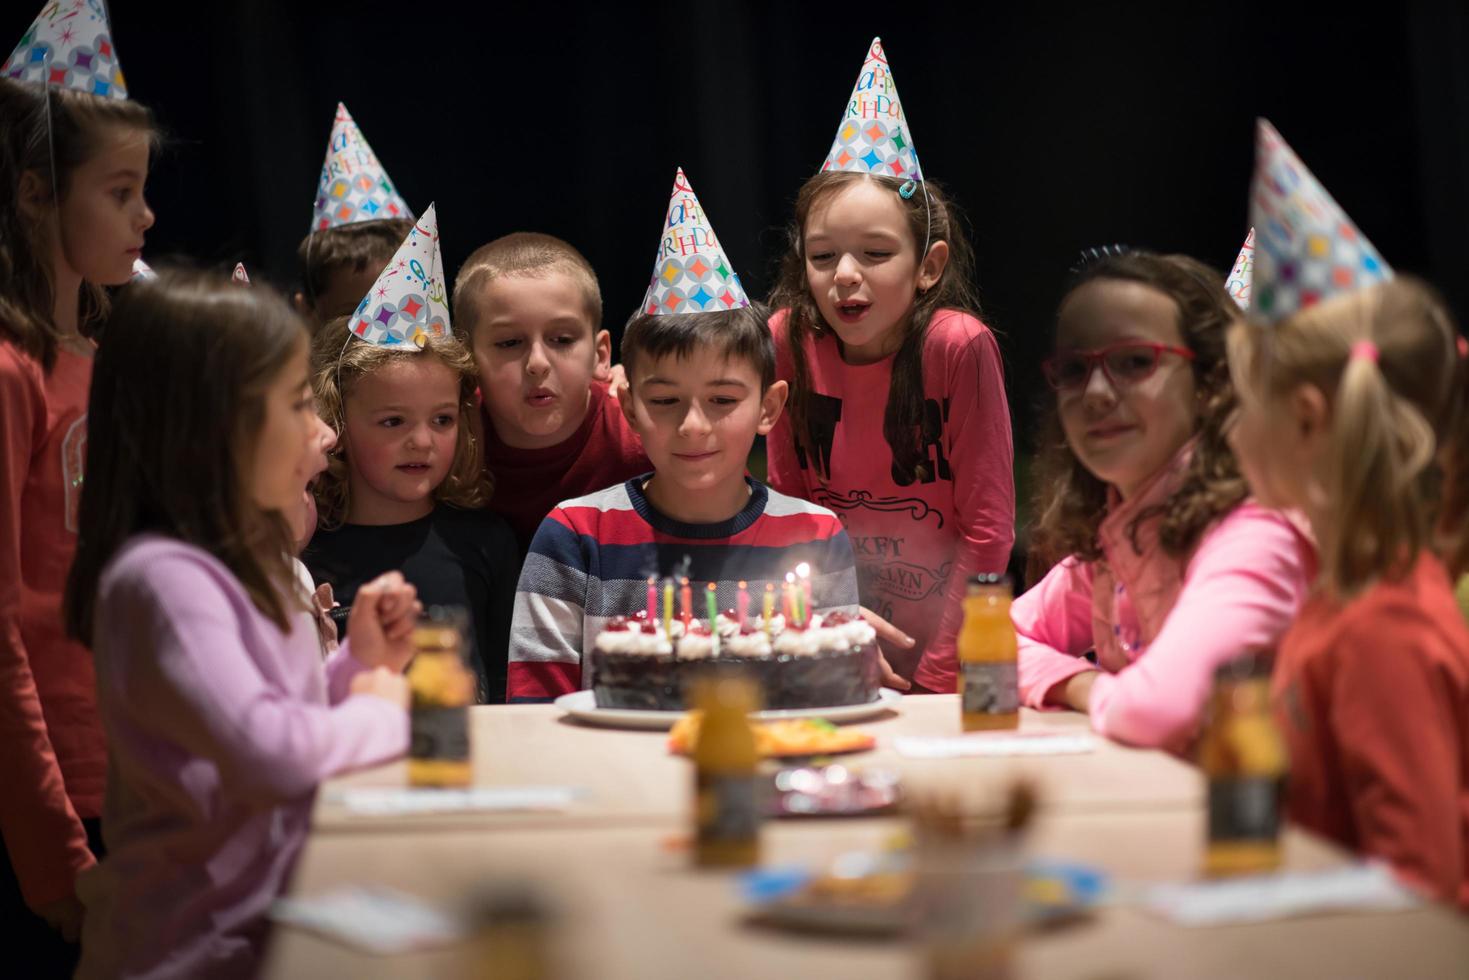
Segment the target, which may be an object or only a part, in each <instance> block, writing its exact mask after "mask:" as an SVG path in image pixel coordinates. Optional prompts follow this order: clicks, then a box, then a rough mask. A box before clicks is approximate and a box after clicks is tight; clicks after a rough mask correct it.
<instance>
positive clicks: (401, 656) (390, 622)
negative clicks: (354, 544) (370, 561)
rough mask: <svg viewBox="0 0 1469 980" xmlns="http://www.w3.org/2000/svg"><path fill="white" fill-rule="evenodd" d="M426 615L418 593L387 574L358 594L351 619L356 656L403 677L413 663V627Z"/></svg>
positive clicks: (395, 574) (349, 632) (395, 575)
mask: <svg viewBox="0 0 1469 980" xmlns="http://www.w3.org/2000/svg"><path fill="white" fill-rule="evenodd" d="M422 612H423V605H422V604H421V603H420V602H419V601H418V590H417V589H415V588H414V587H413V586H412V585H410V584H408V583H407V582H406V581H404V580H403V575H402V573H400V572H387V573H385V574H383V575H379V576H378V577H377V578H375V579H373V580H372V581H371V582H368V583H367V584H366V585H364V586H362V587H361V588H360V589H358V590H357V596H356V598H355V599H354V600H353V602H352V612H351V615H350V616H349V617H348V619H347V635H348V636H349V637H351V639H352V655H353V656H354V657H356V658H357V660H358V661H359V662H361V663H363V664H366V665H367V666H368V667H387V668H388V669H389V670H392V671H394V672H396V673H402V672H403V669H404V668H405V667H407V666H408V661H410V660H412V659H413V627H414V626H415V625H417V623H418V617H419V615H420V614H421V613H422Z"/></svg>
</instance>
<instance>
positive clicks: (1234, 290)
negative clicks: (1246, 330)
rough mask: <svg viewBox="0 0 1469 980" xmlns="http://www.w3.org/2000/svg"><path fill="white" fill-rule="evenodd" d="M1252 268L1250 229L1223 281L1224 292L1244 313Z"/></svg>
mask: <svg viewBox="0 0 1469 980" xmlns="http://www.w3.org/2000/svg"><path fill="white" fill-rule="evenodd" d="M1254 267H1255V229H1253V228H1251V229H1250V233H1249V234H1248V235H1246V236H1245V244H1244V247H1243V248H1241V249H1240V250H1239V258H1237V259H1235V260H1234V268H1233V269H1230V270H1229V278H1228V279H1226V280H1224V291H1225V292H1227V293H1229V295H1230V296H1231V297H1233V299H1234V301H1235V302H1236V303H1237V304H1239V308H1240V309H1242V310H1244V311H1246V312H1249V309H1250V283H1251V281H1252V278H1253V277H1252V272H1253V270H1254Z"/></svg>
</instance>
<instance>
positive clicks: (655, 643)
mask: <svg viewBox="0 0 1469 980" xmlns="http://www.w3.org/2000/svg"><path fill="white" fill-rule="evenodd" d="M597 649H598V650H601V651H602V652H603V653H636V654H643V655H646V656H658V655H663V656H666V655H668V654H670V653H672V652H673V646H672V645H671V644H670V643H669V642H668V640H666V639H665V638H664V636H663V633H662V631H661V630H660V631H659V632H657V633H644V632H643V631H642V630H640V629H630V630H603V631H602V632H601V633H598V634H597Z"/></svg>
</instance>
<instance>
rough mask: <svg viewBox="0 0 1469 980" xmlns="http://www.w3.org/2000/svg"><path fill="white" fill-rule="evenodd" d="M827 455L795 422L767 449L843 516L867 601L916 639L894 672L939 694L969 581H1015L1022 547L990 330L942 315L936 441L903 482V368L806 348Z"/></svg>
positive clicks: (929, 362)
mask: <svg viewBox="0 0 1469 980" xmlns="http://www.w3.org/2000/svg"><path fill="white" fill-rule="evenodd" d="M788 315H789V313H788V311H786V310H781V311H779V312H777V313H776V314H775V316H773V317H772V318H771V321H770V328H771V330H772V332H773V333H774V334H775V339H776V353H777V374H778V375H779V377H781V378H783V379H785V380H786V381H788V382H791V381H793V378H792V368H791V359H790V349H789V346H788V343H787V340H786V329H785V326H786V319H787V317H788ZM806 362H807V365H808V366H809V368H810V387H811V392H810V394H811V399H810V401H809V403H808V404H809V405H810V416H811V422H812V428H813V429H814V431H815V437H816V442H817V445H816V447H815V452H814V453H813V455H814V456H815V457H816V458H814V459H812V458H808V457H807V456H806V454H805V453H801V452H798V451H797V449H796V444H795V439H794V436H793V434H792V430H791V423H790V419H789V417H787V416H782V417H781V419H780V421H779V422H777V423H776V426H775V428H774V429H773V430H771V433H770V435H769V437H768V438H767V440H766V441H767V446H768V454H769V478H770V484H771V486H773V487H775V488H776V489H777V490H779V491H781V492H782V493H786V494H790V495H792V496H796V497H803V498H805V499H807V500H810V501H812V502H813V503H817V504H820V505H821V506H823V507H827V508H829V509H831V510H833V511H835V512H836V514H837V516H838V517H840V518H841V519H842V521H843V522H844V523H845V524H846V526H847V533H848V535H849V536H850V537H851V539H852V549H853V551H854V552H855V553H856V557H857V584H858V589H859V590H860V592H861V595H862V604H863V605H865V606H867V607H868V608H869V609H872V610H873V611H874V612H876V613H878V614H879V615H881V616H883V617H885V618H886V619H888V620H889V621H890V622H892V623H893V624H894V625H896V626H897V627H898V628H899V629H901V630H902V631H903V632H905V633H907V634H908V635H909V636H911V637H913V638H914V639H915V640H917V641H918V642H917V644H916V645H915V647H914V649H913V651H911V652H908V651H894V650H887V651H885V652H886V654H887V657H888V660H889V661H890V662H891V663H892V666H893V669H894V670H896V671H898V673H900V674H903V675H904V676H906V677H911V678H912V679H913V680H915V681H917V682H918V683H919V684H921V685H923V686H924V687H926V688H928V689H930V690H934V691H953V690H955V688H956V685H957V681H956V677H957V656H956V653H955V648H954V647H955V638H956V636H957V634H958V632H959V627H960V625H961V624H962V623H963V620H964V611H963V604H962V599H963V598H964V591H965V583H966V581H967V579H968V578H969V576H971V575H974V574H976V573H979V572H1003V571H1004V570H1005V567H1006V566H1007V565H1008V564H1009V561H1010V547H1011V545H1012V544H1013V543H1014V541H1015V482H1014V454H1013V449H1012V447H1011V443H1010V408H1009V404H1008V402H1007V401H1006V400H1005V378H1004V373H1003V370H1002V368H1001V365H1000V351H999V347H998V346H997V345H996V343H995V337H994V334H992V333H990V330H989V328H988V327H986V326H985V325H984V324H983V323H981V322H980V321H979V320H977V319H975V318H974V317H972V316H970V315H969V314H967V313H962V312H960V311H958V310H940V311H939V312H938V313H936V314H934V316H933V319H932V320H931V322H930V323H929V327H928V334H927V337H926V338H925V341H924V347H923V389H924V395H925V397H926V401H927V405H926V410H927V412H928V414H929V417H930V418H931V419H933V420H936V421H937V422H938V423H939V427H940V435H939V438H938V440H937V441H936V442H931V443H929V444H928V445H926V446H924V455H925V456H927V458H928V470H929V473H928V476H927V478H926V479H924V480H921V481H915V482H912V483H908V484H900V483H898V482H897V481H895V480H894V479H893V472H892V468H893V453H892V449H891V448H890V447H889V446H888V444H887V440H886V439H885V438H883V429H882V423H883V415H884V413H885V412H886V409H887V401H888V388H889V385H890V383H891V381H892V370H893V358H892V357H887V358H884V359H883V360H880V361H877V362H875V363H872V364H848V363H846V362H845V361H843V360H842V356H841V352H840V351H839V350H838V348H837V344H836V341H835V339H833V338H832V337H830V336H826V337H822V338H821V339H820V340H819V341H816V342H814V343H813V342H809V341H808V343H807V345H806Z"/></svg>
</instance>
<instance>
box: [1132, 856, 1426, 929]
mask: <svg viewBox="0 0 1469 980" xmlns="http://www.w3.org/2000/svg"><path fill="white" fill-rule="evenodd" d="M1142 903H1143V905H1144V907H1146V908H1147V909H1148V910H1149V911H1152V912H1155V913H1156V914H1158V915H1161V916H1163V917H1164V918H1165V919H1169V920H1171V921H1173V922H1176V923H1178V924H1179V925H1185V926H1210V925H1224V924H1227V923H1234V922H1264V921H1267V920H1270V919H1283V918H1286V917H1288V916H1293V915H1308V914H1310V913H1313V912H1337V911H1342V910H1346V909H1378V910H1383V909H1406V908H1412V907H1413V906H1415V905H1417V904H1419V899H1418V898H1417V896H1415V895H1414V894H1413V893H1412V892H1411V891H1409V890H1408V889H1406V888H1404V887H1403V886H1402V885H1400V884H1398V882H1397V880H1396V879H1395V878H1393V876H1392V872H1390V871H1389V870H1388V869H1387V868H1385V867H1383V866H1382V865H1380V864H1350V865H1347V866H1345V867H1341V868H1332V869H1331V870H1330V871H1310V872H1301V871H1297V872H1291V873H1288V874H1269V875H1250V876H1249V877H1246V878H1228V879H1222V880H1219V881H1200V882H1191V883H1189V884H1171V885H1155V886H1153V887H1152V888H1148V889H1147V890H1146V891H1144V893H1143V898H1142Z"/></svg>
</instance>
